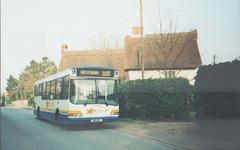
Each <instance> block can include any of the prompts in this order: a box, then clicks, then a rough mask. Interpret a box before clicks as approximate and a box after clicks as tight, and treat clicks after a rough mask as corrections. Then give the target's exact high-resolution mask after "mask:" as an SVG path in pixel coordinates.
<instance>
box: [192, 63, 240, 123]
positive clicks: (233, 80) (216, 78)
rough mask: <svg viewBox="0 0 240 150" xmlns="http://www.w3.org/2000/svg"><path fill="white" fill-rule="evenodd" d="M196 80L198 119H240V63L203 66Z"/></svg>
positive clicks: (195, 92) (195, 101)
mask: <svg viewBox="0 0 240 150" xmlns="http://www.w3.org/2000/svg"><path fill="white" fill-rule="evenodd" d="M195 79H196V82H195V87H194V110H195V112H196V117H197V118H198V119H229V118H240V61H237V60H235V61H233V62H226V63H221V64H216V65H208V66H202V67H200V68H199V70H198V72H197V76H196V77H195Z"/></svg>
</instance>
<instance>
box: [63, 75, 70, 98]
mask: <svg viewBox="0 0 240 150" xmlns="http://www.w3.org/2000/svg"><path fill="white" fill-rule="evenodd" d="M68 89H69V76H66V77H64V78H63V95H62V99H68Z"/></svg>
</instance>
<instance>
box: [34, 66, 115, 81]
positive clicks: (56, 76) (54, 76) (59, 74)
mask: <svg viewBox="0 0 240 150" xmlns="http://www.w3.org/2000/svg"><path fill="white" fill-rule="evenodd" d="M74 69H96V70H98V69H99V70H114V71H118V69H114V68H107V67H94V66H86V67H71V68H68V69H66V70H63V71H61V72H58V73H56V74H53V75H51V76H48V77H45V78H43V79H40V80H38V81H36V82H35V85H36V84H39V83H41V82H45V81H49V80H53V79H56V78H60V77H63V76H67V75H70V74H72V70H74Z"/></svg>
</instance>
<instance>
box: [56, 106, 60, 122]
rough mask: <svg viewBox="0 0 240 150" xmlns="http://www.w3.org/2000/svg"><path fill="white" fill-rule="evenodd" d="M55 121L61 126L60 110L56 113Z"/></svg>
mask: <svg viewBox="0 0 240 150" xmlns="http://www.w3.org/2000/svg"><path fill="white" fill-rule="evenodd" d="M55 121H56V123H57V125H60V119H59V109H57V110H56V112H55Z"/></svg>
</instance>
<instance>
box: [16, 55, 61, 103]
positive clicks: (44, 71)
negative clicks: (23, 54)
mask: <svg viewBox="0 0 240 150" xmlns="http://www.w3.org/2000/svg"><path fill="white" fill-rule="evenodd" d="M56 72H57V66H56V65H55V63H54V62H53V61H50V60H49V58H48V57H43V58H42V62H40V63H38V62H36V61H35V60H32V61H31V62H30V66H26V68H25V69H24V70H23V72H22V73H21V74H20V77H19V84H18V89H17V92H18V93H19V95H18V98H19V99H29V98H33V97H34V83H35V82H36V81H37V80H39V79H42V78H44V77H47V76H50V75H52V74H55V73H56Z"/></svg>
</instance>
